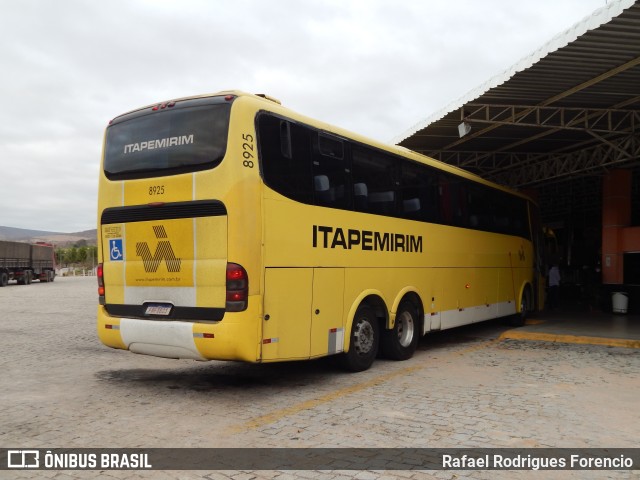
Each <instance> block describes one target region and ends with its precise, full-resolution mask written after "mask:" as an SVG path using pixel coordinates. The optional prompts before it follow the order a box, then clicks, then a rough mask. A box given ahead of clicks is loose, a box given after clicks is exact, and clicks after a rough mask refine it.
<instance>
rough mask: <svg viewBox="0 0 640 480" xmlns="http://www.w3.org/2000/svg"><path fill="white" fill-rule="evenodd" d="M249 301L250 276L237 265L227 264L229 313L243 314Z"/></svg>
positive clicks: (227, 305) (227, 306) (227, 307)
mask: <svg viewBox="0 0 640 480" xmlns="http://www.w3.org/2000/svg"><path fill="white" fill-rule="evenodd" d="M248 300H249V276H248V275H247V271H246V270H245V269H244V268H242V266H241V265H238V264H237V263H227V303H226V310H227V312H242V311H243V310H246V309H247V303H248Z"/></svg>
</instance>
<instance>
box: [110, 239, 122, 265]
mask: <svg viewBox="0 0 640 480" xmlns="http://www.w3.org/2000/svg"><path fill="white" fill-rule="evenodd" d="M109 259H110V260H111V261H112V262H119V261H120V262H121V261H122V260H124V254H123V250H122V239H121V238H111V239H109Z"/></svg>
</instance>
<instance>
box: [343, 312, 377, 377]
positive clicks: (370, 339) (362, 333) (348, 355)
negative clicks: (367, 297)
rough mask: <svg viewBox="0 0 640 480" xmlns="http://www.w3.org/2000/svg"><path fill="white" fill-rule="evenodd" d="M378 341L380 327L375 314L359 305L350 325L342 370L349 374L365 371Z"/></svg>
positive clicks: (373, 358) (374, 355) (375, 351)
mask: <svg viewBox="0 0 640 480" xmlns="http://www.w3.org/2000/svg"><path fill="white" fill-rule="evenodd" d="M379 341H380V325H379V323H378V319H377V317H376V313H375V311H374V310H373V308H371V307H370V306H368V305H360V306H359V307H358V310H356V315H355V317H354V318H353V325H351V338H350V341H349V351H348V352H345V353H343V354H342V357H341V363H342V366H343V368H345V369H346V370H349V371H350V372H362V371H363V370H367V369H368V368H369V367H370V366H371V365H372V364H373V361H374V360H375V358H376V355H377V353H378V343H379Z"/></svg>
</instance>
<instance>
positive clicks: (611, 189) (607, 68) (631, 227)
mask: <svg viewBox="0 0 640 480" xmlns="http://www.w3.org/2000/svg"><path fill="white" fill-rule="evenodd" d="M395 142H396V143H397V144H399V145H401V146H404V147H406V148H408V149H411V150H415V151H418V152H420V153H423V154H426V155H429V156H431V157H433V158H436V159H438V160H441V161H443V162H446V163H449V164H452V165H455V166H458V167H461V168H464V169H466V170H469V171H472V172H474V173H477V174H479V175H480V176H482V177H484V178H486V179H489V180H492V181H495V182H497V183H500V184H503V185H507V186H510V187H512V188H516V189H518V190H521V191H524V192H525V193H527V194H529V195H531V196H532V197H534V198H535V199H536V200H537V201H538V203H539V205H540V209H541V215H542V221H543V224H544V225H545V226H546V227H547V228H548V230H547V232H548V234H547V246H548V251H549V257H548V258H549V261H550V262H552V261H558V262H559V263H560V265H561V271H562V276H563V291H564V293H565V296H566V297H568V298H571V299H572V301H575V302H576V303H579V302H588V303H589V304H590V306H592V307H596V308H602V309H605V310H607V309H609V310H610V309H611V292H613V291H625V292H628V293H629V306H628V308H629V310H630V311H632V312H640V4H638V3H637V2H635V1H631V0H619V1H615V2H612V3H609V4H607V5H606V6H604V7H603V8H601V9H599V10H597V11H596V12H594V13H593V14H592V15H591V16H589V17H588V18H586V19H584V20H583V21H581V22H579V23H578V24H576V25H574V26H573V27H572V28H570V29H569V30H567V31H566V32H564V33H562V34H560V35H557V36H556V37H554V38H553V39H552V40H551V41H550V42H548V43H547V44H546V45H544V46H542V47H541V48H540V49H539V50H537V51H536V52H534V53H533V54H531V55H530V56H528V57H526V58H524V59H523V60H522V61H521V62H519V63H518V64H516V65H515V66H514V67H512V68H511V69H509V70H507V71H506V72H504V73H502V74H501V75H498V76H496V77H494V78H492V79H490V80H489V81H488V82H486V83H485V84H484V85H481V86H480V87H478V88H477V89H476V90H474V91H472V92H470V93H469V94H467V96H466V97H464V98H462V99H459V100H458V101H456V102H454V103H453V104H451V105H449V106H448V107H446V108H445V109H444V110H442V111H440V112H437V113H436V114H434V115H433V116H431V117H430V118H427V119H426V120H424V121H423V122H420V123H419V124H417V125H415V126H414V127H413V128H411V129H409V130H408V131H407V132H405V133H404V134H403V135H401V136H399V137H398V138H396V139H395ZM594 292H597V294H596V293H594ZM594 304H595V305H594Z"/></svg>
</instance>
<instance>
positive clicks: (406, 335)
mask: <svg viewBox="0 0 640 480" xmlns="http://www.w3.org/2000/svg"><path fill="white" fill-rule="evenodd" d="M418 325H419V322H418V310H417V309H416V307H415V305H414V304H413V303H411V302H409V301H404V302H402V303H401V304H400V307H399V308H398V313H397V314H396V321H395V324H394V325H393V328H392V329H390V330H385V331H384V332H382V343H381V345H382V353H383V354H384V356H385V357H386V358H390V359H392V360H407V359H409V358H411V357H412V356H413V354H414V352H415V351H416V348H417V346H418V339H419V335H418V328H419V327H418Z"/></svg>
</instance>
